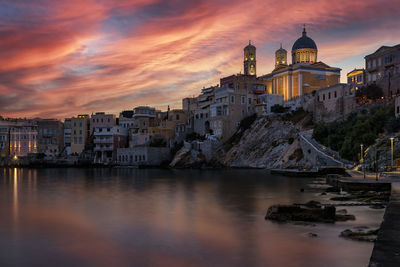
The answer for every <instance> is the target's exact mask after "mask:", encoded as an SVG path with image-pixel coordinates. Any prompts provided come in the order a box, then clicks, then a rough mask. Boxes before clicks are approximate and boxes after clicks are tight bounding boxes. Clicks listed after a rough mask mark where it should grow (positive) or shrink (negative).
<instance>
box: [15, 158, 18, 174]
mask: <svg viewBox="0 0 400 267" xmlns="http://www.w3.org/2000/svg"><path fill="white" fill-rule="evenodd" d="M14 160H18V157H17V155H14ZM15 171H16V169H14V173H15Z"/></svg>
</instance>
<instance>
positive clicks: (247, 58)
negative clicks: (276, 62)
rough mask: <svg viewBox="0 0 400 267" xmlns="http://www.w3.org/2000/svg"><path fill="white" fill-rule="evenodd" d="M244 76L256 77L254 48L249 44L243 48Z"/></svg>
mask: <svg viewBox="0 0 400 267" xmlns="http://www.w3.org/2000/svg"><path fill="white" fill-rule="evenodd" d="M243 65H244V74H245V75H256V47H255V46H254V45H252V44H251V41H249V45H248V46H246V47H245V48H244V61H243Z"/></svg>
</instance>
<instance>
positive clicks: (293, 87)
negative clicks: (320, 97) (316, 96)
mask: <svg viewBox="0 0 400 267" xmlns="http://www.w3.org/2000/svg"><path fill="white" fill-rule="evenodd" d="M340 71H341V69H340V68H334V67H330V66H328V65H327V64H325V63H323V62H321V61H318V48H317V45H316V44H315V42H314V40H313V39H311V38H310V37H308V36H307V32H306V29H305V27H304V29H303V33H302V36H301V37H300V38H299V39H297V41H296V42H295V43H294V44H293V47H292V64H288V60H287V51H286V50H285V49H283V48H282V46H281V47H280V48H279V49H278V50H277V51H276V52H275V69H274V70H273V71H272V72H271V73H269V74H266V75H262V76H260V77H258V79H262V80H263V81H264V82H263V84H265V85H266V92H267V93H268V94H280V95H283V96H284V100H285V101H290V100H293V99H295V98H297V97H300V96H302V95H305V94H309V93H312V92H313V91H316V90H319V89H321V88H325V87H329V86H332V85H335V84H338V83H340ZM244 72H245V75H246V74H247V75H256V58H255V47H254V46H252V45H251V46H247V47H246V48H245V49H244Z"/></svg>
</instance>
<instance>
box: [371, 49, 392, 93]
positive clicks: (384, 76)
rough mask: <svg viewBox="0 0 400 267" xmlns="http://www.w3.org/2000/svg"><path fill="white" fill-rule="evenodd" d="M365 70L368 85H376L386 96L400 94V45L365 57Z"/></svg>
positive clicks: (379, 50)
mask: <svg viewBox="0 0 400 267" xmlns="http://www.w3.org/2000/svg"><path fill="white" fill-rule="evenodd" d="M365 70H366V76H367V83H368V84H371V83H376V84H377V85H378V86H379V87H381V88H382V89H383V94H384V95H385V96H392V95H396V94H400V44H398V45H395V46H391V47H390V46H382V47H380V48H379V49H378V50H376V51H375V52H374V53H372V54H370V55H367V56H365Z"/></svg>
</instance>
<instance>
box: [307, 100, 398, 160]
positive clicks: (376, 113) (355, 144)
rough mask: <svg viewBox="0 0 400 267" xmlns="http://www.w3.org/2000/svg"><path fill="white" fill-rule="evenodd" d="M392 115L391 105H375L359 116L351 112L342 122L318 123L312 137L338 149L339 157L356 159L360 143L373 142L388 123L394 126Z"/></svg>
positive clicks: (365, 144) (365, 145) (367, 144)
mask: <svg viewBox="0 0 400 267" xmlns="http://www.w3.org/2000/svg"><path fill="white" fill-rule="evenodd" d="M393 117H394V109H393V107H392V106H389V107H375V108H372V109H371V110H369V112H368V111H367V112H366V114H361V115H359V116H357V115H355V114H352V115H350V116H349V117H348V118H347V120H345V121H342V122H333V123H330V124H324V123H320V124H318V125H316V126H315V128H314V133H313V138H314V139H316V140H317V141H318V142H320V143H321V144H323V145H325V146H327V147H330V148H331V149H333V150H335V151H339V153H340V156H341V157H343V158H345V159H348V160H353V161H356V160H358V153H359V151H360V145H361V144H363V145H364V147H365V148H366V147H368V146H370V145H372V144H374V143H375V140H376V139H377V138H378V135H379V134H381V133H383V132H384V130H385V128H388V127H389V126H388V125H390V127H392V129H393V128H396V127H395V126H396V125H397V122H393ZM390 121H392V122H390ZM399 127H400V126H399Z"/></svg>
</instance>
